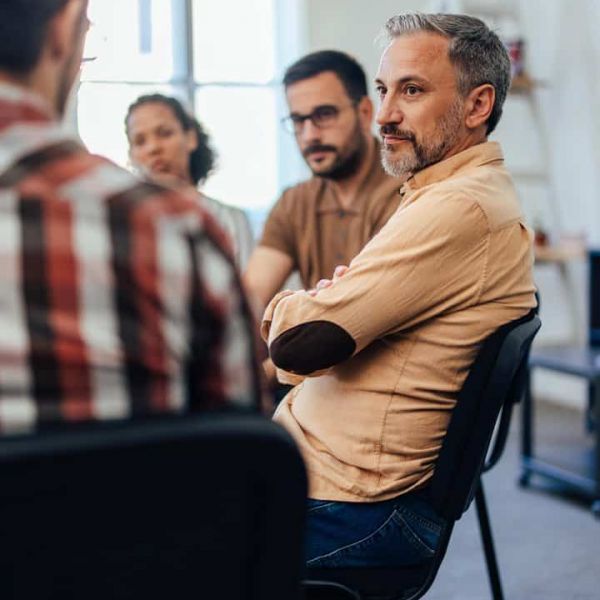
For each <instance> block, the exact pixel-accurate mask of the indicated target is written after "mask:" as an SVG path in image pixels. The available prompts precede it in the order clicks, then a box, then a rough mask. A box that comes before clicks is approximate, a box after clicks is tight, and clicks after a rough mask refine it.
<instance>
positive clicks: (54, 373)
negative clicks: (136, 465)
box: [0, 0, 260, 433]
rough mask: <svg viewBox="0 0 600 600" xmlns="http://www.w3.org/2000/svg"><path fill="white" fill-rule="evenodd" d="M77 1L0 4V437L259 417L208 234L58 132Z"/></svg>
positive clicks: (199, 219) (219, 254) (225, 274)
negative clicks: (111, 423)
mask: <svg viewBox="0 0 600 600" xmlns="http://www.w3.org/2000/svg"><path fill="white" fill-rule="evenodd" d="M87 27H88V20H87V0H0V432H3V433H4V432H16V431H27V430H32V429H35V428H40V427H44V426H47V425H52V424H56V423H63V422H75V421H85V420H102V419H119V418H128V417H135V416H144V415H150V414H157V413H163V412H176V413H179V412H185V411H187V410H203V409H220V408H227V407H246V408H251V409H253V408H255V409H257V410H258V407H259V402H260V398H259V396H260V392H259V382H258V371H257V368H256V363H255V355H254V340H255V338H254V326H253V323H252V318H251V315H250V312H249V309H248V306H247V302H246V299H245V297H244V294H243V292H242V290H241V287H240V282H239V278H238V276H237V273H236V271H235V268H234V266H233V259H232V252H231V249H230V248H229V245H228V242H227V239H226V236H225V235H224V234H223V232H222V230H221V229H220V228H219V226H218V225H217V224H216V223H215V221H214V220H213V219H212V218H211V216H210V215H209V214H208V213H207V212H205V211H204V210H203V209H202V208H201V207H199V206H198V204H197V203H196V202H195V201H194V199H193V198H188V197H187V196H185V195H183V194H181V193H179V192H176V191H174V190H169V189H167V188H164V187H161V186H159V185H157V184H152V183H145V182H139V181H137V180H136V179H135V178H134V177H133V176H132V175H131V174H129V173H127V172H126V171H124V170H122V169H120V168H118V167H116V166H115V165H113V164H112V163H110V162H109V161H107V160H105V159H103V158H100V157H97V156H93V155H91V154H89V153H88V152H87V151H86V150H85V149H84V148H83V147H82V146H81V145H80V143H79V142H78V141H76V140H75V139H74V138H72V137H71V136H69V134H68V133H66V132H65V130H64V129H63V128H62V127H61V125H60V123H59V119H60V117H61V116H62V114H63V112H64V109H65V105H66V100H67V98H68V95H69V91H70V89H71V86H72V84H73V82H74V81H75V79H76V76H77V73H78V71H79V67H80V63H81V60H82V53H83V44H84V38H85V32H86V30H87Z"/></svg>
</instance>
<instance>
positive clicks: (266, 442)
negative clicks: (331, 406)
mask: <svg viewBox="0 0 600 600" xmlns="http://www.w3.org/2000/svg"><path fill="white" fill-rule="evenodd" d="M0 482H1V484H0V540H1V542H0V597H1V598H2V599H3V600H10V599H13V598H14V599H16V598H19V600H28V599H30V598H31V599H33V598H36V599H37V600H42V599H51V598H52V599H54V598H57V599H58V598H61V599H62V600H68V599H75V598H77V599H81V598H86V599H90V600H95V599H100V598H102V599H103V600H105V599H106V598H114V599H123V598H128V599H132V600H133V599H138V598H139V599H144V600H148V599H149V598H170V599H174V600H177V599H179V598H182V599H183V598H186V599H187V598H219V599H220V600H222V599H227V600H233V599H235V600H242V599H248V600H250V599H252V600H265V599H272V600H275V599H277V600H280V599H281V598H297V597H298V595H299V588H300V586H299V582H300V576H301V571H302V568H303V564H302V542H303V531H304V515H305V506H306V475H305V471H304V465H303V463H302V460H301V458H300V455H299V453H298V450H297V449H296V446H295V445H294V444H293V442H292V440H291V439H290V437H289V436H288V435H287V434H286V433H285V432H284V431H283V430H282V429H281V428H280V427H278V426H277V425H275V424H274V423H271V422H270V421H268V420H266V419H263V418H260V417H257V416H250V415H232V414H228V415H211V416H208V415H202V416H193V417H189V416H188V417H185V418H184V417H173V418H161V419H157V420H150V421H146V422H141V423H140V422H137V423H136V422H131V423H118V424H116V423H115V424H113V425H90V426H86V427H84V428H82V429H81V430H79V429H77V430H74V431H70V432H66V431H63V432H52V433H51V432H47V433H40V434H38V435H35V436H29V437H23V438H20V439H19V438H15V439H10V438H5V439H0Z"/></svg>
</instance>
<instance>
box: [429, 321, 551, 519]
mask: <svg viewBox="0 0 600 600" xmlns="http://www.w3.org/2000/svg"><path fill="white" fill-rule="evenodd" d="M540 326H541V322H540V320H539V318H538V317H537V315H536V313H535V311H531V312H530V313H529V314H528V315H526V316H525V317H523V318H521V319H518V320H515V321H513V322H511V323H507V324H506V325H503V326H502V327H500V328H499V329H498V330H496V331H495V332H494V333H493V334H492V335H491V336H490V337H488V338H487V339H486V340H485V341H484V343H483V344H482V346H481V348H480V350H479V353H478V355H477V357H476V359H475V361H474V363H473V366H472V367H471V370H470V371H469V375H468V376H467V378H466V380H465V383H464V384H463V387H462V389H461V391H460V393H459V395H458V399H457V402H456V406H455V407H454V410H453V411H452V416H451V419H450V423H449V426H448V430H447V433H446V435H445V437H444V441H443V444H442V448H441V450H440V454H439V456H438V460H437V462H436V467H435V471H434V474H433V477H432V480H431V485H430V493H431V501H432V504H433V506H434V507H435V508H436V510H437V511H438V512H439V514H440V515H442V516H443V517H445V518H446V519H449V520H451V521H455V520H457V519H458V518H460V516H461V515H462V513H463V512H464V511H465V510H466V509H467V508H468V507H469V505H470V503H471V501H472V499H473V496H474V494H475V491H476V490H477V485H478V482H479V476H480V474H481V470H482V467H483V465H484V462H485V457H486V453H487V451H488V448H489V445H490V441H491V439H492V435H493V432H494V427H495V425H496V422H497V420H498V415H499V414H500V411H501V410H502V409H503V407H509V406H510V407H512V403H513V402H515V401H517V400H518V399H519V398H520V396H521V394H522V391H523V377H522V374H523V372H524V369H525V367H526V362H527V358H528V354H529V348H530V346H531V343H532V341H533V338H534V337H535V335H536V333H537V331H538V330H539V328H540ZM507 414H510V413H507ZM496 459H497V457H496Z"/></svg>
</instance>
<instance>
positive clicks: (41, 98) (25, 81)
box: [0, 69, 56, 117]
mask: <svg viewBox="0 0 600 600" xmlns="http://www.w3.org/2000/svg"><path fill="white" fill-rule="evenodd" d="M0 83H3V84H6V85H10V86H14V87H17V88H19V89H20V90H22V92H23V93H24V94H26V95H27V96H29V97H30V98H31V99H32V100H33V101H34V103H35V104H36V105H37V106H39V108H41V109H44V110H45V111H46V112H47V113H48V115H49V116H51V117H56V115H55V113H54V110H53V109H52V100H51V97H52V94H51V93H50V91H49V89H48V86H47V85H45V78H43V77H41V78H40V77H36V76H35V75H34V74H31V75H22V76H21V75H15V74H13V73H8V72H7V71H3V70H1V69H0Z"/></svg>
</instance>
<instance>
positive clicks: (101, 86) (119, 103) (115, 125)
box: [77, 83, 174, 167]
mask: <svg viewBox="0 0 600 600" xmlns="http://www.w3.org/2000/svg"><path fill="white" fill-rule="evenodd" d="M152 92H161V93H163V94H173V92H174V90H173V88H171V87H170V86H165V85H163V86H143V85H128V84H115V83H82V84H81V87H80V88H79V95H78V101H77V113H78V114H77V117H78V122H79V135H80V136H81V139H82V140H83V142H84V143H85V145H86V146H87V147H88V148H89V149H90V151H91V152H93V153H94V154H101V155H102V156H107V157H108V158H110V159H111V160H113V161H114V162H116V163H117V164H119V165H121V166H122V167H126V166H127V164H128V151H127V138H126V136H125V126H124V119H125V113H126V112H127V108H128V106H129V105H130V104H131V103H132V102H133V101H134V100H135V99H136V98H137V97H138V96H141V95H142V94H149V93H152Z"/></svg>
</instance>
